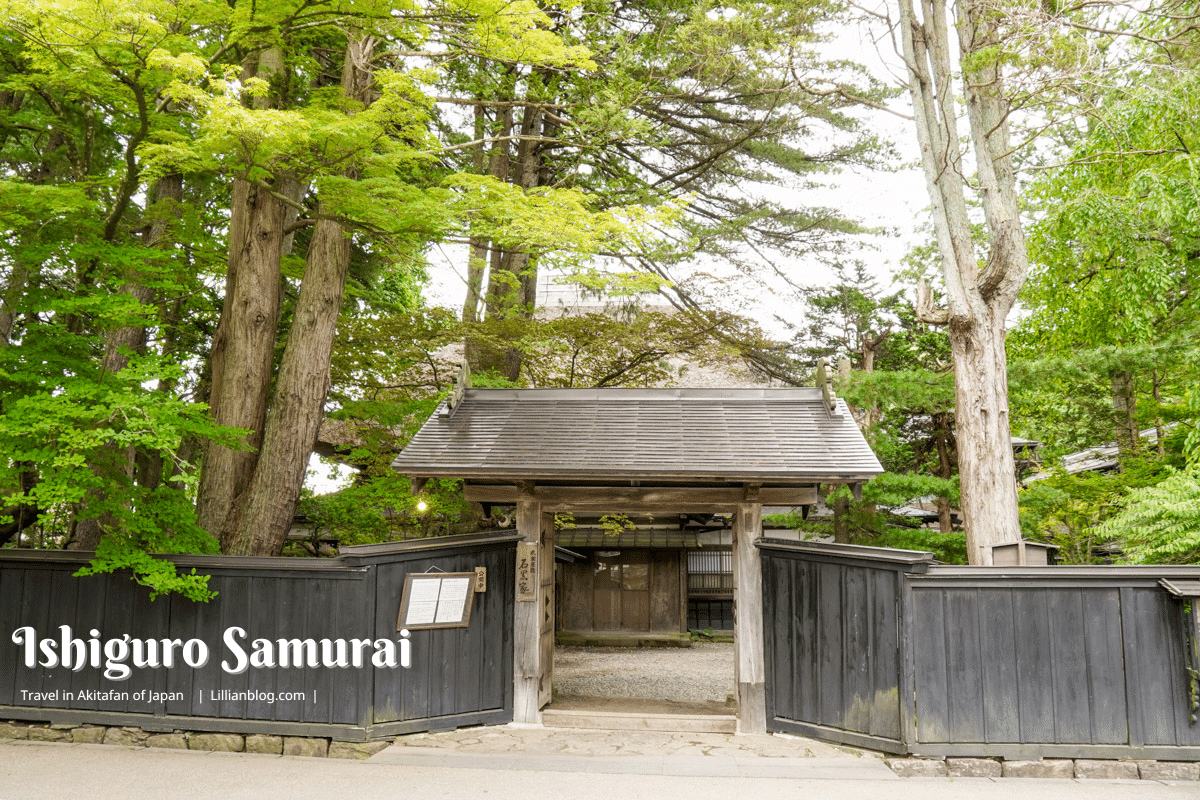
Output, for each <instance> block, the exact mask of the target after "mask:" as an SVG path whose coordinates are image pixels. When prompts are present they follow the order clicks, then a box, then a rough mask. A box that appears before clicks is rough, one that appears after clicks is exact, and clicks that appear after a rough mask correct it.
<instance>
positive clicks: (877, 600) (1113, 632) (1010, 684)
mask: <svg viewBox="0 0 1200 800" xmlns="http://www.w3.org/2000/svg"><path fill="white" fill-rule="evenodd" d="M761 552H762V556H763V570H764V571H763V589H764V601H765V615H766V619H765V625H764V631H765V642H764V644H765V649H766V661H767V719H768V725H769V726H770V727H771V729H773V730H783V731H794V732H799V733H804V734H807V735H812V736H818V737H821V738H825V739H830V740H833V741H840V742H845V743H849V744H856V745H860V746H866V747H872V748H876V749H881V750H885V751H889V752H896V753H913V754H916V755H929V756H954V755H958V756H1003V757H1006V758H1030V757H1033V758H1036V757H1042V756H1062V757H1083V758H1087V757H1092V758H1157V759H1165V760H1194V759H1197V758H1200V724H1197V723H1195V722H1193V721H1192V720H1193V716H1194V709H1193V703H1192V692H1193V691H1194V690H1195V689H1196V685H1195V684H1194V683H1193V680H1192V675H1190V674H1189V672H1188V670H1189V667H1194V664H1195V662H1194V661H1189V660H1188V658H1187V653H1186V645H1185V634H1184V631H1185V627H1184V625H1185V617H1184V608H1183V604H1182V603H1181V602H1180V601H1179V600H1178V599H1176V598H1174V597H1173V596H1172V595H1171V594H1170V593H1168V592H1167V591H1166V590H1165V589H1164V588H1163V587H1162V586H1161V585H1160V583H1159V581H1160V580H1161V579H1163V578H1168V579H1176V580H1179V579H1185V580H1195V579H1196V578H1200V568H1198V567H1175V568H1171V567H1024V568H1021V567H1007V568H1005V567H987V568H980V567H948V566H936V565H933V564H932V562H931V560H930V559H929V558H928V554H919V553H911V552H906V551H887V550H875V549H873V548H855V547H839V546H830V545H819V544H797V543H787V542H773V541H770V540H766V541H764V542H763V543H762V545H761Z"/></svg>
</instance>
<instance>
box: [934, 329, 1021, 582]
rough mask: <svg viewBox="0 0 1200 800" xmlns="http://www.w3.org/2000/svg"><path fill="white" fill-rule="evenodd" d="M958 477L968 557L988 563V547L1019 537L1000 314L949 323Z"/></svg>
mask: <svg viewBox="0 0 1200 800" xmlns="http://www.w3.org/2000/svg"><path fill="white" fill-rule="evenodd" d="M950 350H951V352H952V353H953V354H954V384H955V391H954V398H955V409H954V411H955V427H956V428H957V436H956V442H957V445H958V479H959V483H960V485H961V487H962V512H963V520H964V524H965V525H966V526H967V557H968V559H969V560H970V563H972V564H990V563H992V552H991V548H992V546H993V545H996V544H1000V543H1002V542H1008V541H1014V540H1016V539H1017V538H1019V536H1020V530H1021V526H1020V520H1019V517H1018V511H1017V478H1016V475H1017V473H1016V463H1015V462H1014V459H1013V451H1012V435H1011V433H1010V432H1009V419H1008V372H1007V366H1006V359H1005V352H1004V319H1003V317H1000V318H999V319H995V320H991V321H990V327H985V326H979V327H978V328H969V327H966V326H959V325H955V324H954V323H953V322H952V323H951V325H950Z"/></svg>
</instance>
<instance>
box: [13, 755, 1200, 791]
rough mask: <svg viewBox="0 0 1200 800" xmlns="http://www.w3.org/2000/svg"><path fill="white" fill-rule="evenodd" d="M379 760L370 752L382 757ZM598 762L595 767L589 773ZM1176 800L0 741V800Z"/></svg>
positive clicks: (995, 786)
mask: <svg viewBox="0 0 1200 800" xmlns="http://www.w3.org/2000/svg"><path fill="white" fill-rule="evenodd" d="M388 752H389V751H385V752H384V753H381V754H379V756H386V755H387V754H388ZM603 763H604V762H603V761H602V760H599V759H598V760H596V761H595V764H596V765H597V767H598V768H603ZM268 797H269V798H275V797H285V798H288V800H309V799H310V798H311V800H318V799H319V800H343V799H344V800H364V798H404V799H405V800H408V799H409V798H411V799H412V800H424V799H425V798H429V799H430V800H432V799H433V798H437V800H458V798H462V799H463V800H468V799H469V800H478V799H479V798H486V799H487V800H531V799H532V798H539V797H541V798H570V799H571V800H592V798H594V799H595V800H614V798H620V800H639V799H640V798H646V800H651V799H653V800H660V798H671V799H672V800H674V798H685V799H686V800H730V798H742V797H745V798H753V799H754V800H776V798H779V799H780V800H782V799H783V798H787V800H796V799H797V798H814V800H816V799H817V798H820V799H821V800H829V799H830V798H835V799H837V800H881V798H884V797H886V798H887V799H888V800H950V798H965V799H966V800H975V799H978V800H989V799H990V798H1005V799H1006V800H1007V799H1008V798H1024V797H1028V798H1037V800H1075V799H1076V798H1078V800H1084V799H1085V798H1086V800H1143V798H1144V799H1145V800H1150V799H1152V798H1153V799H1155V800H1158V799H1160V798H1161V799H1162V800H1168V799H1169V800H1174V799H1175V798H1188V800H1196V799H1197V798H1200V783H1178V784H1174V785H1169V784H1164V783H1158V782H1153V781H1075V780H1022V779H1015V778H1009V779H998V780H990V779H963V778H958V779H953V778H932V779H913V778H907V779H900V778H895V777H894V776H893V777H891V778H885V777H883V776H880V777H878V778H873V777H855V778H852V779H799V780H798V779H794V778H779V777H714V776H711V775H708V776H701V777H692V776H687V775H645V774H628V773H608V772H595V771H590V770H589V762H588V760H587V759H580V761H579V768H578V769H577V770H576V771H571V772H564V771H540V770H524V769H478V768H469V767H464V766H454V765H448V766H446V765H443V766H417V765H413V764H411V763H395V762H394V761H393V762H391V763H389V759H388V758H387V757H383V758H380V757H376V760H372V761H344V760H339V759H323V758H299V757H289V756H268V755H249V754H245V753H208V752H198V751H187V750H162V749H156V748H124V747H115V746H112V745H73V744H58V743H42V742H28V741H5V742H0V800H42V798H46V800H51V799H54V798H71V800H78V799H79V798H87V800H109V798H111V799H112V800H131V799H132V800H142V799H143V798H168V799H169V800H191V798H196V800H201V799H202V800H241V798H246V800H251V799H252V798H253V800H261V799H262V798H268Z"/></svg>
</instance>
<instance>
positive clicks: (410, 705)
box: [0, 533, 519, 740]
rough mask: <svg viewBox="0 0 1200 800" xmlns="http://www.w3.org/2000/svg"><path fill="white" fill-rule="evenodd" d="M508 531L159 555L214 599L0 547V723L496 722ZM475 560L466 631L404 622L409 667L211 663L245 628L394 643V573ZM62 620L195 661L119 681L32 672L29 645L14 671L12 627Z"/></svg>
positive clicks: (71, 558) (507, 622)
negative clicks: (338, 546) (292, 554)
mask: <svg viewBox="0 0 1200 800" xmlns="http://www.w3.org/2000/svg"><path fill="white" fill-rule="evenodd" d="M518 539H519V537H518V536H517V535H515V534H511V533H508V534H499V535H471V536H453V537H445V538H440V539H428V540H414V541H408V542H400V543H394V544H386V545H367V546H360V547H347V548H343V549H342V554H341V555H340V556H339V557H338V558H336V559H327V560H326V559H322V560H315V559H314V560H307V559H291V558H234V557H224V556H222V557H200V556H179V557H173V559H172V560H174V561H176V563H177V564H178V565H179V566H180V567H181V568H183V569H190V568H192V567H195V568H196V569H197V571H200V572H205V573H208V574H210V575H211V576H212V577H211V579H210V582H209V588H210V589H213V590H215V591H216V592H217V596H216V597H215V598H214V599H213V600H211V601H209V602H208V603H193V602H192V601H189V600H186V599H182V598H179V597H163V598H159V599H158V600H156V601H153V602H152V601H150V600H149V599H148V593H147V591H146V590H145V589H144V588H142V587H140V586H137V585H136V584H134V583H132V582H131V581H130V580H129V579H128V577H127V576H124V575H103V576H93V577H85V578H75V577H73V576H72V573H73V572H75V571H76V570H77V569H78V568H79V567H80V566H81V565H82V564H83V563H85V562H86V561H87V556H86V555H83V554H76V553H63V552H47V551H21V550H0V719H26V720H46V721H50V722H62V723H75V722H93V723H97V724H107V725H135V726H140V727H142V728H145V729H147V730H171V729H181V730H205V731H237V732H246V733H276V734H288V735H298V736H330V737H333V738H336V739H341V740H364V739H369V738H374V737H382V736H390V735H395V734H399V733H410V732H414V731H422V730H430V729H440V728H449V727H456V726H461V725H468V724H478V723H502V722H507V721H510V720H511V719H512V690H513V683H512V674H513V671H512V657H513V639H512V637H513V625H512V620H513V614H512V605H513V598H514V596H515V588H514V570H515V549H516V541H517V540H518ZM475 567H485V568H486V570H487V590H486V591H485V592H483V593H477V594H476V595H475V599H474V604H473V610H472V614H471V618H470V625H469V626H468V627H461V628H440V629H432V630H414V631H411V632H410V636H409V639H408V641H409V642H410V648H411V649H410V653H411V664H410V666H409V667H408V668H402V667H396V668H388V667H386V666H385V667H375V666H372V665H371V664H370V663H369V662H368V663H367V664H365V665H364V666H363V667H359V668H355V667H349V668H338V667H324V666H318V667H303V668H297V667H289V668H285V667H279V666H277V667H275V668H253V667H250V668H247V669H246V670H245V671H244V672H241V673H240V674H231V673H230V672H228V671H226V670H224V669H222V666H221V663H222V661H229V662H230V663H232V662H233V654H232V651H231V650H229V649H227V648H226V647H225V646H224V645H223V636H224V634H225V632H226V631H227V630H228V629H229V628H231V627H234V626H236V627H240V628H242V629H244V630H245V631H246V632H247V637H246V639H245V640H244V641H242V643H241V646H242V647H243V648H244V649H245V650H246V651H247V652H249V651H250V650H251V642H252V640H253V639H255V638H260V637H261V638H265V639H268V640H278V639H280V638H285V639H292V638H296V639H301V640H303V639H313V640H314V641H317V642H320V640H322V639H329V640H331V641H333V640H337V639H343V640H347V641H349V640H351V639H370V640H376V639H390V640H393V641H398V635H397V632H396V622H397V614H398V612H399V607H400V600H401V594H402V591H403V588H404V579H405V575H407V574H409V573H424V572H428V571H442V572H471V571H473V570H474V569H475ZM63 625H67V626H70V628H71V631H72V636H73V638H77V639H80V640H83V641H84V642H85V644H86V640H88V639H89V634H90V631H91V630H96V631H99V632H100V635H99V636H98V637H96V638H97V639H99V640H100V641H101V643H103V642H104V641H106V640H108V639H112V638H120V637H121V636H122V635H123V634H129V635H130V636H131V637H132V638H135V639H142V640H144V639H158V640H161V639H169V640H171V639H179V640H180V641H185V642H186V641H187V640H189V639H199V640H200V641H201V642H204V643H206V644H207V646H208V649H209V652H210V658H209V660H208V662H207V663H206V664H204V665H203V666H200V667H195V668H193V667H189V666H187V665H186V664H183V663H181V662H180V658H181V654H180V653H179V651H178V650H176V656H175V658H176V661H177V663H176V665H175V666H173V667H171V668H169V669H168V668H166V667H159V668H157V669H153V668H143V669H132V674H131V675H130V676H129V677H128V678H127V679H125V680H110V679H108V678H106V677H105V676H104V674H103V673H104V669H103V668H99V669H97V668H92V667H90V666H89V667H87V668H84V669H81V670H78V671H75V670H68V669H63V668H62V667H61V666H58V668H56V669H49V668H46V667H42V666H40V664H41V663H44V661H45V658H44V656H43V655H42V654H40V653H39V656H38V658H39V661H38V665H35V667H34V668H29V667H27V666H26V661H25V651H24V648H23V647H22V645H21V644H19V643H18V642H17V641H15V640H14V635H15V634H16V632H17V631H18V630H19V629H21V628H27V629H28V628H32V629H33V630H34V631H36V632H37V635H38V636H39V637H43V638H51V639H58V638H59V636H60V633H59V632H60V626H63ZM101 646H103V645H101ZM372 652H374V651H373V650H367V651H366V653H365V655H367V657H368V658H369V655H370V653H372ZM101 660H104V657H103V656H101ZM285 698H286V699H285Z"/></svg>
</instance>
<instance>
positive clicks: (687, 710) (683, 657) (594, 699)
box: [552, 642, 736, 714]
mask: <svg viewBox="0 0 1200 800" xmlns="http://www.w3.org/2000/svg"><path fill="white" fill-rule="evenodd" d="M735 693H736V687H735V685H734V681H733V645H732V644H730V643H725V642H720V643H713V642H697V643H695V644H693V645H692V646H691V647H686V648H678V647H661V648H660V647H557V648H555V650H554V701H553V703H552V707H553V708H556V709H562V710H576V709H589V710H603V711H641V712H648V713H658V714H662V713H681V714H701V713H710V714H713V713H715V714H732V713H734V709H735V704H734V697H735Z"/></svg>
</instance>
